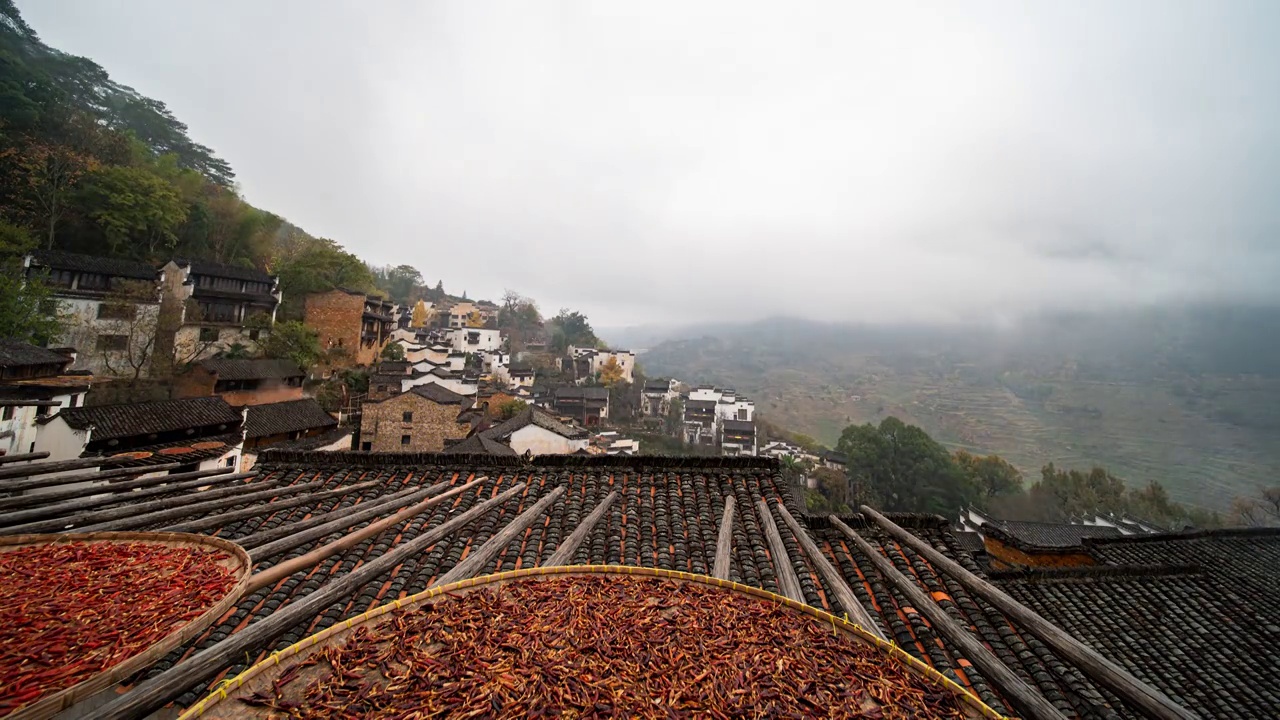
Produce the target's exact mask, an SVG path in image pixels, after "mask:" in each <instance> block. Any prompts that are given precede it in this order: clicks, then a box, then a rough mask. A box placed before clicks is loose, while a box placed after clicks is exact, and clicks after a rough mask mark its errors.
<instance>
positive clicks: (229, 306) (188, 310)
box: [156, 260, 282, 364]
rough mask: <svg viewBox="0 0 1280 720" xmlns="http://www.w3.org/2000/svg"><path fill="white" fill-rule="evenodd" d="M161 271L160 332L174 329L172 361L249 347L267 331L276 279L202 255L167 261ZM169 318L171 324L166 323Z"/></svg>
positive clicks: (273, 307) (272, 316)
mask: <svg viewBox="0 0 1280 720" xmlns="http://www.w3.org/2000/svg"><path fill="white" fill-rule="evenodd" d="M163 271H164V278H163V287H164V292H163V294H162V297H163V299H162V306H161V329H162V336H163V335H164V334H165V333H167V331H168V330H169V329H173V328H176V329H174V336H173V341H172V342H173V348H172V351H173V359H174V361H175V362H176V363H178V364H183V363H189V362H194V361H196V360H201V359H204V358H207V357H212V356H214V355H216V354H217V353H219V352H222V351H225V350H227V349H229V348H231V347H232V346H234V345H241V346H243V347H244V348H245V349H246V350H248V351H250V352H253V351H256V350H257V349H258V347H259V343H260V342H261V341H262V340H263V338H264V337H265V336H266V335H267V334H269V333H270V332H271V328H272V326H274V324H275V319H276V310H277V309H278V308H279V306H280V300H281V298H282V294H281V292H280V281H279V279H278V278H276V277H274V276H272V275H269V274H267V273H265V272H263V271H261V270H256V269H253V268H243V267H237V266H233V265H220V264H218V263H211V262H206V261H204V260H173V261H170V262H169V263H167V264H166V265H165V266H164V268H163ZM170 323H172V328H169V327H166V326H167V325H169V324H170ZM156 349H157V352H158V353H161V352H162V351H164V350H165V349H164V348H162V347H161V346H160V345H157V348H156Z"/></svg>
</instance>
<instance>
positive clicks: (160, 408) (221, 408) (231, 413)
mask: <svg viewBox="0 0 1280 720" xmlns="http://www.w3.org/2000/svg"><path fill="white" fill-rule="evenodd" d="M54 417H60V418H63V419H64V420H66V421H67V424H68V425H70V426H71V427H73V428H75V429H77V430H84V429H85V428H87V427H89V426H90V425H93V426H94V430H93V436H92V439H93V440H110V439H112V438H121V437H130V436H133V435H145V434H148V433H163V432H170V431H173V430H185V429H187V428H197V427H209V426H214V425H227V426H228V427H231V426H237V427H238V426H239V425H240V419H241V418H240V412H239V411H238V410H235V409H234V408H232V407H231V406H230V405H228V404H227V401H226V400H223V399H222V398H220V397H198V398H186V399H183V400H160V401H158V402H149V403H133V404H124V405H95V406H92V407H78V408H66V409H64V410H63V411H62V412H59V413H58V414H57V415H56V416H54Z"/></svg>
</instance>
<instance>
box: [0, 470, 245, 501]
mask: <svg viewBox="0 0 1280 720" xmlns="http://www.w3.org/2000/svg"><path fill="white" fill-rule="evenodd" d="M154 467H155V468H157V471H160V470H163V469H165V468H168V469H173V468H177V467H181V466H180V465H179V464H178V463H166V464H164V465H156V466H154ZM145 472H152V470H151V469H150V468H148V469H146V470H143V471H140V472H133V471H132V468H130V471H124V472H121V471H117V470H108V471H107V472H105V473H102V474H101V475H92V476H87V477H86V476H80V477H81V478H83V479H81V480H78V481H77V482H88V481H94V482H97V481H101V480H112V479H116V478H121V477H130V476H133V475H140V474H142V473H145ZM194 472H198V473H201V474H200V475H192V474H191V473H180V474H181V475H184V476H186V477H182V478H178V479H179V480H184V479H189V478H192V477H210V476H213V475H222V474H225V473H229V472H231V468H226V467H220V468H213V469H211V470H196V471H194ZM68 477H70V476H68ZM172 477H174V476H173V475H158V476H156V477H149V478H139V479H137V480H124V481H120V482H109V483H108V482H104V483H102V484H94V485H89V486H84V487H76V488H64V489H62V490H50V491H49V492H42V493H35V494H33V495H19V496H18V497H9V498H4V499H0V512H2V511H5V510H18V509H21V508H29V507H36V506H38V505H48V504H49V503H54V502H60V501H62V500H71V499H73V498H83V497H92V496H94V495H102V494H104V493H122V492H126V491H129V490H135V489H137V488H143V487H151V486H152V485H162V484H164V483H165V482H167V481H168V480H169V479H170V478H172Z"/></svg>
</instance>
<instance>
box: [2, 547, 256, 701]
mask: <svg viewBox="0 0 1280 720" xmlns="http://www.w3.org/2000/svg"><path fill="white" fill-rule="evenodd" d="M226 557H227V556H226V554H225V553H222V552H219V551H216V550H214V551H211V550H206V549H202V548H198V547H172V546H167V545H162V544H159V543H145V542H128V543H115V542H59V543H51V544H47V545H33V546H27V547H22V548H18V549H16V550H12V551H8V552H2V553H0V688H2V689H3V692H0V716H3V715H6V714H8V713H10V712H12V711H14V710H17V709H18V708H21V707H23V706H24V705H28V704H30V703H33V702H35V701H37V700H40V699H41V698H43V697H45V696H46V695H49V694H52V693H55V692H58V691H60V690H64V689H66V688H69V687H71V686H73V685H75V684H77V683H79V682H81V681H83V680H86V679H88V678H89V677H91V676H93V675H95V674H97V673H99V672H101V671H103V670H106V669H107V668H109V667H111V666H113V665H115V664H117V663H119V662H121V661H123V660H126V659H128V658H129V657H132V656H133V655H136V654H138V653H139V652H142V651H144V650H146V649H147V647H149V646H150V645H152V644H154V643H156V642H158V641H160V640H162V639H163V638H164V637H165V636H166V635H168V634H169V633H171V632H173V631H175V630H177V629H178V628H180V627H181V626H182V625H184V624H185V623H187V622H188V621H190V620H192V619H194V618H196V617H198V616H199V615H200V614H201V613H203V612H204V611H205V610H208V609H209V607H210V606H212V605H214V604H215V603H217V602H218V601H219V600H221V599H222V598H223V597H225V596H226V594H227V593H228V592H229V591H230V590H231V588H232V587H233V586H234V585H235V575H234V574H233V573H232V572H231V570H230V569H228V568H227V567H226V566H225V565H223V564H222V563H221V561H222V560H225V559H226Z"/></svg>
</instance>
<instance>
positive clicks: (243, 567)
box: [0, 532, 253, 720]
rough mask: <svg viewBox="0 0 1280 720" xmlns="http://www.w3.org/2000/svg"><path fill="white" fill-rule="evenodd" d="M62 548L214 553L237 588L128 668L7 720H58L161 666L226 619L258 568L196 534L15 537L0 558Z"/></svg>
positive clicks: (1, 546) (228, 546)
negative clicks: (91, 545) (131, 545)
mask: <svg viewBox="0 0 1280 720" xmlns="http://www.w3.org/2000/svg"><path fill="white" fill-rule="evenodd" d="M59 542H64V543H65V542H116V543H121V542H145V543H154V544H157V545H164V546H168V547H191V546H202V547H211V548H215V549H217V550H220V551H222V552H223V553H225V554H226V555H227V557H226V558H225V559H224V560H222V564H223V565H225V566H226V567H228V568H229V569H230V570H231V571H232V573H234V574H235V577H236V582H235V584H234V585H232V586H231V589H230V590H228V591H227V594H226V596H225V597H223V598H222V599H221V600H219V601H218V602H217V603H215V604H213V605H211V606H210V607H209V608H208V609H207V610H205V611H204V612H203V613H201V614H200V616H199V617H197V618H195V619H194V620H191V621H190V622H188V623H187V624H185V625H183V626H182V627H180V628H178V629H177V630H174V631H173V632H171V633H169V634H168V635H166V636H165V637H164V638H163V639H162V640H160V641H159V642H157V643H155V644H154V645H151V646H150V647H148V648H147V649H146V650H143V651H142V652H140V653H138V654H137V655H133V656H131V657H129V658H127V659H125V660H124V661H123V662H119V663H116V664H115V665H112V666H111V667H109V668H107V669H105V670H103V671H102V672H100V673H98V674H97V675H94V676H92V677H90V678H88V679H86V680H83V681H81V682H79V683H77V684H75V685H72V686H71V687H69V688H66V689H64V690H60V691H58V692H55V693H53V694H52V695H48V696H46V697H43V698H41V699H40V700H38V701H36V702H34V703H31V704H30V705H25V706H23V707H22V708H20V709H18V710H17V711H15V712H12V713H10V714H8V715H6V716H4V720H41V719H42V718H48V717H53V716H54V715H56V714H58V713H59V712H62V711H63V710H65V709H67V708H69V707H71V706H72V705H75V704H76V703H78V702H80V701H82V700H84V699H86V698H88V697H90V696H92V695H95V694H97V693H99V692H101V691H103V690H106V689H107V688H109V687H111V686H112V685H115V684H116V683H118V682H120V681H121V680H123V679H125V678H127V677H129V676H130V675H132V674H134V673H135V672H137V671H139V670H141V669H143V668H145V667H147V666H148V665H151V664H152V663H154V662H156V661H157V660H159V659H160V658H162V657H164V656H165V655H167V654H169V652H170V651H172V650H174V649H175V648H177V647H178V646H180V645H182V644H183V643H185V642H187V641H188V640H190V639H192V638H193V637H195V636H196V635H197V634H199V633H200V632H201V631H203V630H204V629H205V628H207V627H208V626H209V625H210V624H211V623H212V622H213V621H214V620H216V619H217V618H218V617H220V616H221V615H222V614H223V613H225V612H226V611H227V610H230V609H231V608H232V606H234V605H235V604H236V602H237V601H238V600H239V599H240V596H241V595H242V594H243V593H244V588H245V585H246V584H247V583H248V582H249V575H250V573H251V571H252V570H253V563H252V561H250V560H249V554H248V553H247V552H245V550H244V548H242V547H240V546H239V545H237V544H235V543H233V542H230V541H228V540H223V539H222V538H216V537H208V536H204V535H193V534H190V533H171V532H97V533H79V534H77V533H64V534H57V535H11V536H9V537H4V538H0V553H3V552H10V551H13V550H16V549H18V548H20V547H28V546H32V545H48V544H53V543H59Z"/></svg>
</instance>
